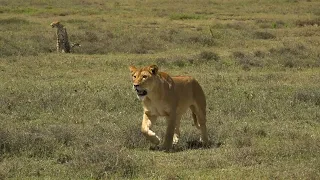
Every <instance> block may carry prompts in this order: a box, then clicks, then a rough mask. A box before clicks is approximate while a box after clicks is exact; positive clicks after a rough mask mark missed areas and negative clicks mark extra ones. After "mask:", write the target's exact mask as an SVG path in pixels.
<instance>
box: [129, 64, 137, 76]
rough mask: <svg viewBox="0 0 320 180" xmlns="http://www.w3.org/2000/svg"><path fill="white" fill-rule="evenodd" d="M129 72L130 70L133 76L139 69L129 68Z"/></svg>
mask: <svg viewBox="0 0 320 180" xmlns="http://www.w3.org/2000/svg"><path fill="white" fill-rule="evenodd" d="M129 70H130V72H131V74H133V73H134V72H136V71H137V68H136V67H134V66H129Z"/></svg>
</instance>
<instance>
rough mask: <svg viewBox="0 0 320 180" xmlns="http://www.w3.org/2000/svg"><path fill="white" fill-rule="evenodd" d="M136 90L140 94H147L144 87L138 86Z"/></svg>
mask: <svg viewBox="0 0 320 180" xmlns="http://www.w3.org/2000/svg"><path fill="white" fill-rule="evenodd" d="M135 90H136V92H137V94H138V96H145V95H147V91H146V90H144V89H141V88H139V87H136V88H135Z"/></svg>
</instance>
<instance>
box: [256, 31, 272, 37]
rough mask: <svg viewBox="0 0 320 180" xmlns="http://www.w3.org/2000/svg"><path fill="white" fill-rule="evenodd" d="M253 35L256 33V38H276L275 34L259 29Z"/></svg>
mask: <svg viewBox="0 0 320 180" xmlns="http://www.w3.org/2000/svg"><path fill="white" fill-rule="evenodd" d="M253 35H254V38H256V39H274V38H276V36H275V35H273V34H271V33H269V32H261V31H258V32H255V33H254V34H253Z"/></svg>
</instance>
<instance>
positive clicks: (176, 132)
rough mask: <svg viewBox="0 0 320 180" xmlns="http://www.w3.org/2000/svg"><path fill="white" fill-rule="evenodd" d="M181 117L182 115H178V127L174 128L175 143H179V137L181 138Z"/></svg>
mask: <svg viewBox="0 0 320 180" xmlns="http://www.w3.org/2000/svg"><path fill="white" fill-rule="evenodd" d="M180 119H181V116H180V115H179V116H177V118H176V127H175V129H174V135H173V145H176V144H178V142H179V138H180Z"/></svg>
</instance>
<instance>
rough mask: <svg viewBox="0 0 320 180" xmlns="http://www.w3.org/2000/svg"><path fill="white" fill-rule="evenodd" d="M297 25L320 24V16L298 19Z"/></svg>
mask: <svg viewBox="0 0 320 180" xmlns="http://www.w3.org/2000/svg"><path fill="white" fill-rule="evenodd" d="M296 25H297V26H320V18H317V19H312V20H298V21H296Z"/></svg>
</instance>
